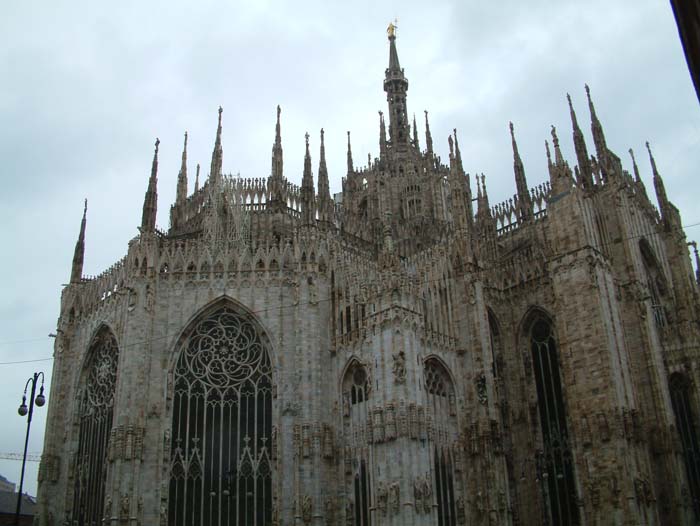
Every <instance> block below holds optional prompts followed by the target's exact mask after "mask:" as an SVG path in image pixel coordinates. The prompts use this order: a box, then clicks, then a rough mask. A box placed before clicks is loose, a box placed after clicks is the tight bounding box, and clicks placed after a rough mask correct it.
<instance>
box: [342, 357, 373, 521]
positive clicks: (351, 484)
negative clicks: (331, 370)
mask: <svg viewBox="0 0 700 526" xmlns="http://www.w3.org/2000/svg"><path fill="white" fill-rule="evenodd" d="M370 387H371V384H370V377H369V372H368V370H367V367H366V366H365V365H364V364H362V363H360V362H359V361H357V360H356V359H354V358H353V359H352V361H351V362H350V364H349V365H348V367H347V368H346V370H345V374H344V375H343V379H342V382H341V388H342V404H343V431H344V436H345V445H346V447H345V453H344V454H345V463H346V469H345V474H346V484H347V485H348V486H347V487H348V495H349V496H351V497H350V498H349V499H348V506H347V508H346V511H345V513H346V520H347V521H348V524H352V525H353V526H370V525H371V515H370V510H371V502H370V495H371V494H372V492H371V486H370V482H371V481H370V469H369V462H368V451H367V449H366V447H365V446H366V444H367V441H368V439H369V437H368V436H367V435H366V433H367V427H366V423H367V419H368V418H369V409H368V404H366V403H365V402H367V401H368V400H369V396H370V390H371V389H370Z"/></svg>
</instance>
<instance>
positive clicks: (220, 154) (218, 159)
mask: <svg viewBox="0 0 700 526" xmlns="http://www.w3.org/2000/svg"><path fill="white" fill-rule="evenodd" d="M223 112H224V109H223V108H222V107H221V106H219V124H218V126H217V128H216V141H215V142H214V151H213V152H212V154H211V169H210V170H209V183H210V184H212V185H216V184H217V183H218V182H219V178H220V177H221V167H222V164H223V160H224V149H223V147H222V146H221V114H222V113H223Z"/></svg>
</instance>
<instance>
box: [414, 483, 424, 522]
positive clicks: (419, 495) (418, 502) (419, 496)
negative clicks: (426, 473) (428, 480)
mask: <svg viewBox="0 0 700 526" xmlns="http://www.w3.org/2000/svg"><path fill="white" fill-rule="evenodd" d="M413 500H414V501H415V505H414V507H415V510H416V513H422V512H423V483H422V481H421V476H420V475H418V476H417V477H416V478H415V479H414V480H413Z"/></svg>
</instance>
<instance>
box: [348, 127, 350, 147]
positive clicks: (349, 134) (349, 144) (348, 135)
mask: <svg viewBox="0 0 700 526" xmlns="http://www.w3.org/2000/svg"><path fill="white" fill-rule="evenodd" d="M348 148H350V130H348Z"/></svg>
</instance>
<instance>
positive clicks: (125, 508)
mask: <svg viewBox="0 0 700 526" xmlns="http://www.w3.org/2000/svg"><path fill="white" fill-rule="evenodd" d="M119 516H120V518H121V519H122V520H127V519H128V518H129V495H127V494H126V493H124V495H122V500H121V505H120V509H119Z"/></svg>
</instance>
